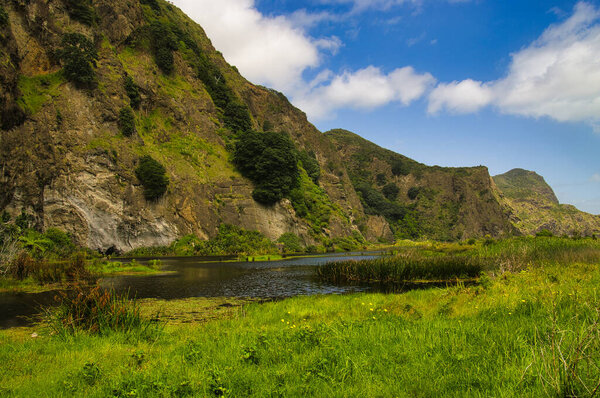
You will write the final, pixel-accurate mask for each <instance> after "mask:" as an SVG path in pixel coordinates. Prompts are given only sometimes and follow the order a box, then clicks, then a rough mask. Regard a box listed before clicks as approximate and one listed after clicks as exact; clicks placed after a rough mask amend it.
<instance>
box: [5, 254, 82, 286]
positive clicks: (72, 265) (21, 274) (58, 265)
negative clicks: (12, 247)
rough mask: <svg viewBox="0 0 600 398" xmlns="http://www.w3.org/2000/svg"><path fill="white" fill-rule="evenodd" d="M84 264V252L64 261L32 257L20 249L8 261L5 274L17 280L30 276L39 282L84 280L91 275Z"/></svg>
mask: <svg viewBox="0 0 600 398" xmlns="http://www.w3.org/2000/svg"><path fill="white" fill-rule="evenodd" d="M85 264H86V256H85V254H84V253H77V254H75V255H73V256H72V257H71V258H70V259H67V260H64V261H50V260H48V259H45V258H41V259H37V258H34V257H32V256H31V255H30V254H29V253H27V252H26V251H22V252H21V253H19V255H18V256H16V258H15V259H14V260H13V261H12V262H11V263H10V265H9V267H8V269H7V272H6V275H7V276H11V277H13V278H15V279H17V280H23V279H26V278H30V277H31V278H33V279H34V280H35V281H37V282H39V283H41V284H44V283H53V282H61V281H77V280H86V279H89V278H90V277H91V275H90V274H89V272H88V271H87V269H86V267H85Z"/></svg>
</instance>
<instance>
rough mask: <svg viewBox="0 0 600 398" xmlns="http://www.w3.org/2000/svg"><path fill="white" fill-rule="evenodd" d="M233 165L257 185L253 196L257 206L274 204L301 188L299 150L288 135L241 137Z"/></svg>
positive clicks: (248, 135) (274, 134) (273, 134)
mask: <svg viewBox="0 0 600 398" xmlns="http://www.w3.org/2000/svg"><path fill="white" fill-rule="evenodd" d="M233 161H234V164H235V165H236V167H237V168H238V170H239V171H240V172H241V173H242V175H244V176H245V177H247V178H249V179H251V180H252V181H253V182H254V184H255V189H254V192H253V193H252V196H253V198H254V199H255V200H256V201H257V202H260V203H263V204H273V203H275V202H277V201H279V200H281V199H282V198H283V197H284V196H285V195H287V194H288V193H289V192H290V191H291V190H292V189H293V188H294V187H296V186H297V185H298V180H299V176H300V174H299V170H298V159H297V157H296V148H295V146H294V143H293V142H292V140H291V139H290V138H289V137H288V136H287V135H285V134H281V133H257V132H247V133H245V134H242V135H241V136H240V139H239V140H238V142H237V143H236V145H235V150H234V154H233Z"/></svg>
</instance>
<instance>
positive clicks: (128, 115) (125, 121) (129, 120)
mask: <svg viewBox="0 0 600 398" xmlns="http://www.w3.org/2000/svg"><path fill="white" fill-rule="evenodd" d="M119 130H120V131H121V134H123V135H124V136H125V137H131V136H132V135H133V134H135V116H134V114H133V111H132V110H131V108H130V107H128V106H127V107H125V108H123V109H121V111H120V112H119Z"/></svg>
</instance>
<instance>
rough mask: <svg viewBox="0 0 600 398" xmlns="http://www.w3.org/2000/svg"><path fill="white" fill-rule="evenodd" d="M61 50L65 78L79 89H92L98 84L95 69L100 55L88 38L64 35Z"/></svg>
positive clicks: (78, 35)
mask: <svg viewBox="0 0 600 398" xmlns="http://www.w3.org/2000/svg"><path fill="white" fill-rule="evenodd" d="M61 46H62V47H61V48H60V49H59V50H58V52H57V55H58V56H59V58H60V60H61V62H62V65H63V68H64V75H65V77H66V78H67V79H68V80H70V81H72V82H73V83H75V85H77V86H78V87H91V86H93V85H94V84H95V83H96V72H95V70H94V67H95V66H96V61H97V60H98V53H97V52H96V48H95V47H94V43H92V42H91V41H90V40H89V39H88V38H87V37H85V36H84V35H82V34H80V33H67V34H65V35H63V38H62V42H61Z"/></svg>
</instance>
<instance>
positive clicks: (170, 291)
mask: <svg viewBox="0 0 600 398" xmlns="http://www.w3.org/2000/svg"><path fill="white" fill-rule="evenodd" d="M378 255H381V253H369V254H361V253H349V254H333V255H328V256H326V257H302V258H291V259H288V260H281V261H271V262H226V263H223V262H209V263H206V262H202V261H205V260H206V259H207V258H205V257H185V258H181V257H171V258H164V259H162V260H161V261H162V263H163V265H164V267H163V268H164V271H172V272H171V273H166V274H159V275H150V276H117V277H110V278H104V279H101V280H100V284H101V285H102V286H104V287H107V288H114V289H115V290H117V291H120V292H126V291H129V292H130V294H132V295H135V296H136V297H138V298H160V299H180V298H188V297H254V298H282V297H291V296H298V295H314V294H332V293H349V292H358V291H365V290H369V289H371V288H372V287H369V286H352V285H333V284H326V283H321V282H319V281H318V280H317V279H315V277H314V274H315V267H317V266H319V265H321V264H324V263H326V262H328V261H341V260H347V259H350V258H351V259H357V260H360V259H369V258H374V257H376V256H378ZM136 260H137V261H139V262H142V263H143V262H145V261H148V260H150V259H148V258H147V259H136ZM121 261H123V260H121ZM56 293H57V292H46V293H39V294H22V293H19V294H16V293H6V294H0V328H2V329H4V328H9V327H16V326H27V325H30V324H31V322H32V319H34V318H31V317H34V316H35V314H37V313H39V311H40V308H41V307H42V306H48V305H51V304H53V302H54V300H53V298H54V296H56Z"/></svg>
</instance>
